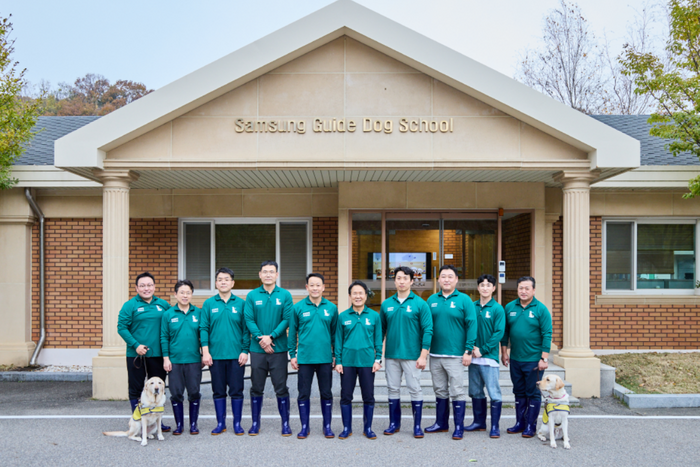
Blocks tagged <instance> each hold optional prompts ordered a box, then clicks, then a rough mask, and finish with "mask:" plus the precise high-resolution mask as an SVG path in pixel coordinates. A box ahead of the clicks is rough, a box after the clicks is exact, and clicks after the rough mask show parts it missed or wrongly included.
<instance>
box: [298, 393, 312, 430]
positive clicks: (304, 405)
mask: <svg viewBox="0 0 700 467" xmlns="http://www.w3.org/2000/svg"><path fill="white" fill-rule="evenodd" d="M297 405H298V406H299V421H300V422H301V431H300V432H299V433H298V434H297V438H299V439H306V438H307V437H308V436H309V408H310V407H309V400H308V399H306V400H305V401H297Z"/></svg>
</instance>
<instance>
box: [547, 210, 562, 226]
mask: <svg viewBox="0 0 700 467" xmlns="http://www.w3.org/2000/svg"><path fill="white" fill-rule="evenodd" d="M559 217H561V214H559V213H558V212H546V213H544V223H545V224H554V223H555V222H556V221H558V220H559Z"/></svg>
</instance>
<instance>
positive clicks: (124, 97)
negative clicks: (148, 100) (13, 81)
mask: <svg viewBox="0 0 700 467" xmlns="http://www.w3.org/2000/svg"><path fill="white" fill-rule="evenodd" d="M40 89H42V90H43V92H44V93H45V96H46V97H45V98H43V99H42V115H57V116H69V115H107V114H108V113H110V112H113V111H115V110H117V109H118V108H120V107H124V106H125V105H127V104H130V103H131V102H133V101H135V100H136V99H139V98H141V97H143V96H145V95H146V94H149V93H151V92H153V90H152V89H148V88H147V87H146V86H145V85H144V84H142V83H137V82H134V81H128V80H118V81H117V82H116V83H114V84H111V83H110V82H109V80H108V79H107V78H105V77H104V76H102V75H97V74H92V73H88V74H86V75H85V76H84V77H82V78H78V79H76V80H75V84H74V85H73V86H71V85H69V84H66V83H60V84H59V85H58V88H57V89H56V90H51V89H50V85H49V84H48V83H46V82H42V83H41V84H40Z"/></svg>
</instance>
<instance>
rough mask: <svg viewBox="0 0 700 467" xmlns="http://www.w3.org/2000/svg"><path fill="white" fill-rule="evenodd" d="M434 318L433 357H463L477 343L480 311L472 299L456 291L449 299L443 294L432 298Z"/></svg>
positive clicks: (437, 294) (431, 345)
mask: <svg viewBox="0 0 700 467" xmlns="http://www.w3.org/2000/svg"><path fill="white" fill-rule="evenodd" d="M428 306H429V307H430V313H431V315H432V317H433V340H432V343H431V344H430V353H432V354H434V355H454V356H461V355H464V352H466V351H467V350H472V349H473V348H474V342H476V311H474V304H473V303H472V300H471V298H469V295H467V294H464V293H462V292H460V291H459V290H455V291H454V292H452V293H451V294H450V295H449V296H448V297H445V295H444V294H443V293H442V292H438V293H436V294H433V295H431V296H430V297H429V298H428Z"/></svg>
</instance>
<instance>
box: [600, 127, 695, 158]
mask: <svg viewBox="0 0 700 467" xmlns="http://www.w3.org/2000/svg"><path fill="white" fill-rule="evenodd" d="M591 117H593V118H595V119H596V120H598V121H600V122H603V123H605V124H606V125H608V126H611V127H613V128H615V129H616V130H618V131H621V132H623V133H625V134H627V135H629V136H631V137H632V138H635V139H637V140H639V142H640V145H641V151H642V154H641V165H700V160H699V159H698V157H697V156H695V155H693V154H690V153H683V154H679V155H678V157H673V154H671V153H670V152H669V151H667V150H666V149H665V148H664V146H665V145H666V144H668V143H669V142H670V140H666V139H661V138H657V137H655V136H651V135H650V134H649V129H650V128H651V125H649V124H648V123H647V120H648V119H649V115H591Z"/></svg>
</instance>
